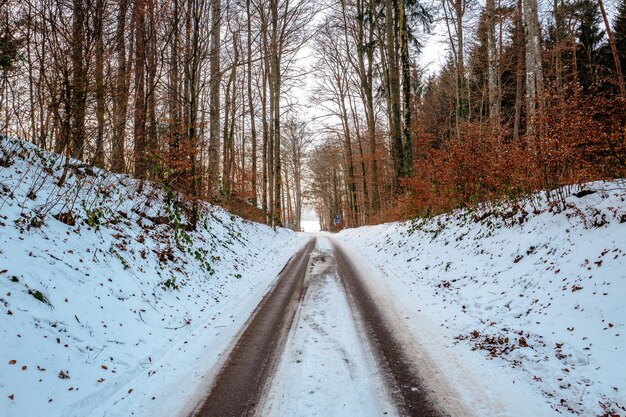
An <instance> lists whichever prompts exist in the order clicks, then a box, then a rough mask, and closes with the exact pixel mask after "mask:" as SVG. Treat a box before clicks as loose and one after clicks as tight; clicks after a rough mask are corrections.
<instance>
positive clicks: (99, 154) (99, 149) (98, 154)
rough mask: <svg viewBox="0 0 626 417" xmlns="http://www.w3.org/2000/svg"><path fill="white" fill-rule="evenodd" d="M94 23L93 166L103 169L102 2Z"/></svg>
mask: <svg viewBox="0 0 626 417" xmlns="http://www.w3.org/2000/svg"><path fill="white" fill-rule="evenodd" d="M94 19H95V21H94V26H95V28H94V35H95V38H96V39H95V50H96V51H95V52H96V53H95V65H96V67H95V78H96V120H97V124H98V125H97V130H96V151H95V155H94V158H93V164H94V165H95V166H97V167H100V168H103V167H104V113H105V96H104V94H105V91H104V40H103V36H104V35H103V33H102V32H103V30H102V25H103V20H104V0H97V1H96V11H95V18H94Z"/></svg>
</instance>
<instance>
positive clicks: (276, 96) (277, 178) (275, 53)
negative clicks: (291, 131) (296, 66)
mask: <svg viewBox="0 0 626 417" xmlns="http://www.w3.org/2000/svg"><path fill="white" fill-rule="evenodd" d="M270 8H271V13H272V42H271V49H272V54H271V64H272V79H273V83H271V84H270V85H271V86H272V90H271V91H272V94H271V95H272V101H273V103H274V107H273V111H274V114H273V122H274V131H273V141H274V143H273V145H274V161H273V162H274V221H273V225H274V226H276V225H280V224H281V204H280V195H281V193H280V190H281V186H282V181H281V161H280V90H281V73H280V71H281V68H280V67H281V65H280V54H281V53H282V49H281V48H282V45H279V36H280V35H279V32H278V0H271V1H270ZM281 40H282V39H281Z"/></svg>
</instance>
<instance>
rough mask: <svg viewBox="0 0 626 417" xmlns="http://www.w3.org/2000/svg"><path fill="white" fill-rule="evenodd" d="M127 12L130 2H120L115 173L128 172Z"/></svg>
mask: <svg viewBox="0 0 626 417" xmlns="http://www.w3.org/2000/svg"><path fill="white" fill-rule="evenodd" d="M127 10H128V0H120V1H119V10H118V14H117V29H116V34H115V44H116V47H115V48H116V53H117V70H116V76H115V94H114V96H113V141H112V144H111V145H112V146H111V148H112V149H111V151H112V152H111V170H112V171H113V172H125V170H126V161H125V156H126V155H125V136H126V113H127V110H128V86H129V80H128V79H129V77H128V74H127V70H128V69H127V61H126V13H127Z"/></svg>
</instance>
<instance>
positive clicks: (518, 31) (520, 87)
mask: <svg viewBox="0 0 626 417" xmlns="http://www.w3.org/2000/svg"><path fill="white" fill-rule="evenodd" d="M522 13H523V11H522V0H517V12H516V14H515V42H514V45H515V53H516V59H515V60H516V63H515V119H514V122H513V140H517V139H518V138H519V135H520V130H521V120H522V102H523V100H524V23H523V18H522Z"/></svg>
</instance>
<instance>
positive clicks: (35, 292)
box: [28, 290, 53, 307]
mask: <svg viewBox="0 0 626 417" xmlns="http://www.w3.org/2000/svg"><path fill="white" fill-rule="evenodd" d="M28 293H29V294H30V295H32V296H33V297H34V298H35V300H38V301H41V302H42V303H44V304H47V305H49V306H50V307H53V306H52V303H51V302H50V300H49V299H48V297H46V296H45V295H44V293H42V292H41V291H39V290H28Z"/></svg>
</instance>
